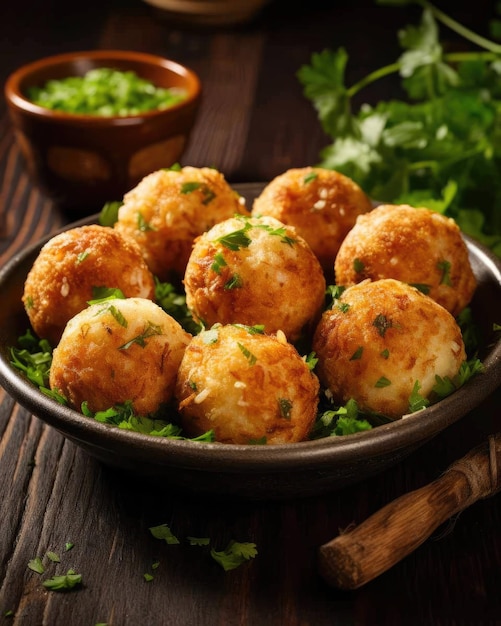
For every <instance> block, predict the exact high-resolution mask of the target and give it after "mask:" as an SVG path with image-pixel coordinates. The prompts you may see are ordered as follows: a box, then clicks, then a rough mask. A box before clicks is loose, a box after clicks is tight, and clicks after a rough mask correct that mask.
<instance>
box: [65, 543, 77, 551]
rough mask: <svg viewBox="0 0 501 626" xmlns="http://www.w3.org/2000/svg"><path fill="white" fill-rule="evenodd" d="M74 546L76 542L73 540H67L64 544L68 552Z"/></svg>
mask: <svg viewBox="0 0 501 626" xmlns="http://www.w3.org/2000/svg"><path fill="white" fill-rule="evenodd" d="M74 546H75V544H74V543H71V541H67V542H66V543H65V544H64V549H65V550H66V552H68V550H71V549H72V548H73V547H74Z"/></svg>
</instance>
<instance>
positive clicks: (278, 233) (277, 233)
mask: <svg viewBox="0 0 501 626" xmlns="http://www.w3.org/2000/svg"><path fill="white" fill-rule="evenodd" d="M254 228H261V229H262V230H265V231H267V233H268V234H269V235H272V236H273V237H280V240H281V241H282V243H286V244H287V245H289V246H292V245H293V244H295V243H296V239H294V238H293V237H289V236H288V235H287V230H286V228H285V226H279V227H278V228H273V226H269V225H268V224H254Z"/></svg>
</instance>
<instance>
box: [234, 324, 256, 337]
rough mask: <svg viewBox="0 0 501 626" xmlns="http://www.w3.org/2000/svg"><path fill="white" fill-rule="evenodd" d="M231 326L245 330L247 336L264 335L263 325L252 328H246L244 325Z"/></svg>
mask: <svg viewBox="0 0 501 626" xmlns="http://www.w3.org/2000/svg"><path fill="white" fill-rule="evenodd" d="M232 326H236V327H237V328H242V329H243V330H246V331H247V332H248V333H249V335H264V325H263V324H254V326H247V325H246V324H232Z"/></svg>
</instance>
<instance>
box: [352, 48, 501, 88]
mask: <svg viewBox="0 0 501 626" xmlns="http://www.w3.org/2000/svg"><path fill="white" fill-rule="evenodd" d="M499 54H501V45H500V46H497V45H496V50H491V51H489V52H448V53H446V54H444V56H443V58H444V60H445V61H449V62H452V63H457V62H460V61H477V60H478V61H494V60H495V59H497V57H498V56H499ZM399 71H400V62H399V61H396V62H395V63H390V64H389V65H385V66H383V67H380V68H379V69H377V70H374V71H373V72H370V74H367V76H364V77H363V78H362V79H361V80H359V81H358V82H357V83H355V84H353V85H352V86H351V87H349V88H348V89H347V90H346V95H347V96H348V97H349V98H353V96H354V95H355V94H357V93H358V92H359V91H362V89H364V87H367V85H370V84H371V83H375V82H376V81H377V80H380V79H381V78H385V77H386V76H389V75H390V74H395V73H396V72H399Z"/></svg>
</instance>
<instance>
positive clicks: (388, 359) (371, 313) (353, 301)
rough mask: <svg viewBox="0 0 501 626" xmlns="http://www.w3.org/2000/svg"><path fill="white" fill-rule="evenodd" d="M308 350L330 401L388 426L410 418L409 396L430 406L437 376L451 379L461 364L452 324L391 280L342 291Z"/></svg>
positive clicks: (435, 307) (441, 310)
mask: <svg viewBox="0 0 501 626" xmlns="http://www.w3.org/2000/svg"><path fill="white" fill-rule="evenodd" d="M312 348H313V350H314V351H315V353H316V356H317V358H318V363H317V367H316V372H317V373H318V376H319V378H320V381H321V383H322V384H323V385H324V386H325V387H326V388H327V389H329V390H330V392H331V393H332V395H333V398H334V400H335V401H338V402H340V403H342V404H344V403H345V402H347V401H348V400H349V399H350V398H353V399H354V400H356V402H357V403H358V406H359V408H360V409H361V410H363V411H366V412H376V413H379V414H384V415H386V416H387V417H390V418H392V419H397V418H399V417H401V416H402V415H404V414H406V413H408V412H409V399H410V396H411V393H412V392H413V390H418V391H419V394H421V395H422V396H423V397H424V398H428V397H429V396H430V394H431V392H432V388H433V387H434V385H435V384H436V379H435V376H440V377H444V378H445V377H449V378H451V379H452V378H453V377H454V376H455V375H456V374H457V373H458V370H459V367H460V365H461V363H462V362H463V361H464V360H465V358H466V355H465V348H464V344H463V338H462V335H461V330H460V328H459V326H458V325H457V323H456V320H455V319H454V317H453V316H452V315H451V314H450V313H449V312H448V311H447V310H446V309H444V308H443V307H442V306H440V305H439V304H437V303H436V302H435V301H434V300H432V299H431V298H430V297H429V296H426V295H424V294H423V293H421V292H420V291H419V290H418V289H416V288H415V287H411V286H410V285H407V284H406V283H402V282H400V281H397V280H394V279H391V278H388V279H382V280H377V281H373V282H372V281H370V280H365V281H363V282H361V283H359V284H357V285H354V286H352V287H348V288H347V289H346V290H345V291H344V292H343V293H342V295H341V296H340V298H339V299H338V300H334V303H333V306H332V308H331V309H329V310H327V311H325V312H324V314H323V316H322V319H321V320H320V322H319V324H318V326H317V328H316V331H315V335H314V338H313V343H312ZM415 386H416V387H415ZM418 386H419V389H418Z"/></svg>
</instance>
